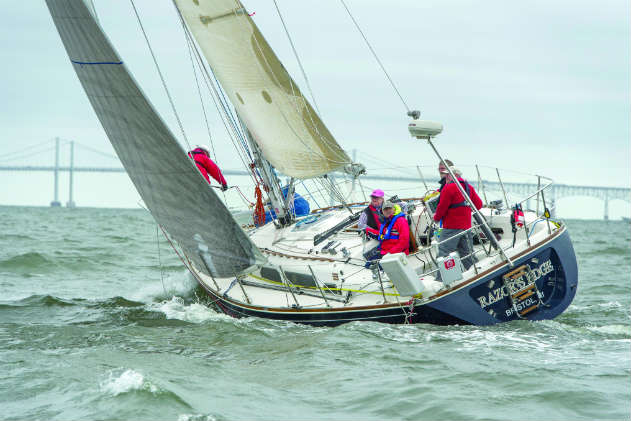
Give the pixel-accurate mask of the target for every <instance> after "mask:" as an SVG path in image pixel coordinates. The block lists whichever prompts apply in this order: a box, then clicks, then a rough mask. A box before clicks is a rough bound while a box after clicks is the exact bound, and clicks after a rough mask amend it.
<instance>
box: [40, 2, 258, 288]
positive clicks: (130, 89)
mask: <svg viewBox="0 0 631 421" xmlns="http://www.w3.org/2000/svg"><path fill="white" fill-rule="evenodd" d="M46 3H47V4H48V8H49V9H50V13H51V15H52V17H53V21H54V22H55V26H56V27H57V30H58V31H59V35H60V36H61V40H62V42H63V44H64V46H65V48H66V51H67V52H68V56H69V57H70V61H71V62H72V66H73V67H74V70H75V71H76V73H77V76H78V77H79V80H80V81H81V84H82V85H83V88H84V90H85V92H86V94H87V96H88V99H89V100H90V103H91V104H92V107H93V108H94V111H95V112H96V115H97V117H98V118H99V120H100V121H101V124H102V125H103V128H104V129H105V132H106V133H107V136H108V138H109V139H110V142H111V143H112V146H113V147H114V149H115V150H116V153H117V155H118V157H119V158H120V160H121V162H122V163H123V166H124V167H125V169H126V170H127V173H128V174H129V177H130V178H131V180H132V182H133V183H134V185H135V186H136V189H137V190H138V192H139V193H140V196H141V197H142V199H143V200H144V202H145V204H146V205H147V207H148V208H149V210H150V211H151V214H152V215H153V217H154V219H155V220H156V222H157V223H158V224H160V225H161V226H162V227H164V228H165V229H166V231H167V232H168V233H169V234H170V235H171V237H172V238H174V239H175V240H176V241H177V243H178V244H179V245H180V247H182V249H183V250H184V252H185V254H186V257H187V258H188V259H190V261H192V262H193V263H194V264H195V266H196V267H197V270H199V271H201V272H204V273H206V274H207V275H211V276H218V277H221V276H223V277H227V276H234V275H236V274H239V273H241V272H243V271H245V270H247V269H248V268H250V267H252V266H254V265H257V264H260V263H261V262H263V261H265V258H264V257H263V256H262V254H261V252H260V251H259V250H258V248H257V247H256V246H255V245H254V244H253V243H252V241H250V239H249V237H248V236H247V235H246V233H245V232H244V231H243V230H242V229H241V227H240V225H239V224H237V222H236V221H235V220H234V218H233V216H232V215H231V214H230V212H229V211H228V209H227V208H226V207H225V206H224V204H223V203H222V202H221V200H219V198H218V197H217V195H216V194H215V193H214V192H213V190H212V189H211V188H209V186H208V183H207V182H206V180H205V179H204V178H203V177H202V176H201V174H200V173H199V171H198V170H197V168H196V167H195V165H194V164H193V163H192V162H191V161H190V159H189V158H188V157H187V156H186V152H185V151H184V150H183V149H182V148H181V147H180V145H179V144H178V143H177V140H176V139H175V138H174V136H173V134H172V133H171V131H170V130H169V129H168V127H167V126H166V125H165V124H164V122H163V121H162V119H161V118H160V116H159V115H158V114H157V113H156V111H155V110H154V108H153V106H152V105H151V104H150V103H149V101H148V100H147V98H146V97H145V95H144V94H143V93H142V91H141V90H140V88H139V87H138V86H137V84H136V82H135V81H134V79H133V78H132V76H131V75H130V74H129V72H128V71H127V69H126V67H125V65H124V64H123V62H122V60H121V59H120V58H119V57H118V55H117V54H116V51H114V48H113V47H112V45H111V44H110V42H109V40H108V39H107V37H106V36H105V34H104V33H103V31H102V29H101V27H100V26H99V25H98V24H97V23H96V22H95V20H94V17H93V15H92V14H91V13H90V11H89V10H88V8H87V7H86V4H85V3H84V1H83V0H46Z"/></svg>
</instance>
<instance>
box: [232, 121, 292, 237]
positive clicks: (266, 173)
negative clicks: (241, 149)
mask: <svg viewBox="0 0 631 421" xmlns="http://www.w3.org/2000/svg"><path fill="white" fill-rule="evenodd" d="M239 121H241V119H240V118H239ZM241 127H243V130H244V132H245V137H246V139H247V140H248V145H249V146H250V149H251V150H252V153H253V155H254V165H255V166H256V168H258V169H259V172H260V174H261V178H262V179H263V182H264V183H265V185H264V186H263V188H264V189H265V191H266V192H267V195H268V197H269V199H270V202H271V209H270V211H273V212H274V213H275V214H276V220H277V221H278V223H276V224H275V225H276V227H277V228H281V227H284V226H287V225H289V224H291V222H292V221H293V214H292V213H291V212H290V211H289V206H288V205H289V203H290V201H289V200H287V201H285V198H284V197H283V192H282V190H281V188H280V181H279V179H278V177H277V176H276V173H275V171H274V167H272V165H271V164H270V163H269V161H267V160H266V159H265V157H264V156H263V152H262V151H261V148H260V147H259V145H258V144H257V143H256V142H255V141H254V139H253V138H252V135H251V134H250V130H249V129H248V128H247V126H246V125H245V124H243V122H241ZM292 180H293V179H292ZM291 184H292V185H293V183H291ZM290 187H293V186H290ZM290 190H291V191H290ZM290 193H291V196H290ZM290 197H293V188H289V189H288V191H287V198H288V199H289V198H290Z"/></svg>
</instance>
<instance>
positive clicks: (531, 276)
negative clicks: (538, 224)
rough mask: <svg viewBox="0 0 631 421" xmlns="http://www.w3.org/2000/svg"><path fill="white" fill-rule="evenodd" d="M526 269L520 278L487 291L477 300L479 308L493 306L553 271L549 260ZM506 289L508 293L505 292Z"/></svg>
mask: <svg viewBox="0 0 631 421" xmlns="http://www.w3.org/2000/svg"><path fill="white" fill-rule="evenodd" d="M525 266H526V267H527V268H528V269H527V271H524V272H523V273H522V274H521V275H520V276H518V277H516V278H515V279H511V280H510V281H507V282H506V284H505V285H502V286H501V287H499V288H495V289H493V290H491V291H489V293H488V295H482V296H479V297H478V298H477V300H478V303H480V307H482V308H486V307H488V306H490V305H491V304H494V303H496V302H498V301H500V300H502V299H503V298H505V297H508V296H509V294H515V293H517V292H518V291H521V290H522V289H524V288H526V287H528V286H530V285H531V284H534V283H535V281H537V279H539V278H541V277H542V276H545V275H547V274H548V273H550V272H552V271H553V270H554V266H553V265H552V262H551V261H550V260H546V261H545V262H543V263H542V264H541V265H539V266H538V267H536V268H534V269H531V268H530V266H528V265H525ZM507 288H508V291H507V290H506V289H507Z"/></svg>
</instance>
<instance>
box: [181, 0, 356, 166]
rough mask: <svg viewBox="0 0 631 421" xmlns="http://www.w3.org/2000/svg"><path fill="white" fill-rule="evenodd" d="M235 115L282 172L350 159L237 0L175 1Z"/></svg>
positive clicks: (334, 164)
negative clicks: (232, 106)
mask: <svg viewBox="0 0 631 421" xmlns="http://www.w3.org/2000/svg"><path fill="white" fill-rule="evenodd" d="M176 4H177V7H178V9H179V10H180V13H181V15H182V17H183V18H184V20H185V21H186V24H187V25H188V27H189V28H190V30H191V31H192V33H193V35H194V36H195V39H196V40H197V43H198V44H199V45H200V47H201V49H202V51H203V53H204V56H205V57H206V60H207V61H208V63H209V64H210V66H211V68H212V70H213V72H214V74H215V75H216V76H217V78H218V79H219V82H220V83H221V85H222V87H223V89H224V90H225V92H226V94H227V95H228V97H229V98H230V101H231V102H232V104H233V105H234V106H235V108H236V110H237V113H238V114H239V116H240V117H241V119H242V120H243V122H244V124H245V125H246V126H247V128H248V129H249V131H250V133H251V135H252V137H253V138H254V140H255V141H256V143H257V144H258V145H259V147H260V148H261V150H262V152H263V155H264V156H265V158H266V159H267V160H268V161H269V162H270V163H271V164H272V165H273V166H274V167H275V168H276V169H277V170H279V171H280V172H282V173H284V174H286V175H288V176H291V177H296V178H310V177H317V176H320V175H323V174H326V173H329V172H332V171H336V170H339V169H342V168H343V167H344V166H346V165H348V164H350V163H351V160H350V158H349V157H348V155H347V154H346V152H344V150H343V149H342V148H341V147H340V145H338V143H337V141H336V140H335V138H334V137H333V135H331V133H330V132H329V130H328V129H327V127H326V126H325V125H324V123H323V122H322V120H321V119H320V117H319V116H318V115H317V114H316V112H315V111H314V110H313V108H312V107H311V105H310V104H309V102H308V101H307V99H306V98H305V97H304V96H303V95H302V94H301V93H300V90H299V89H298V86H297V85H296V84H295V83H294V81H293V80H292V79H291V76H290V75H289V73H288V72H287V70H286V69H285V68H284V67H283V65H282V64H281V62H280V61H279V60H278V57H276V54H274V51H272V49H271V48H270V46H269V44H268V43H267V41H265V38H263V35H262V34H261V32H260V31H259V29H258V28H257V26H256V24H255V23H254V21H253V20H252V18H251V17H250V16H249V14H248V12H247V11H246V9H245V8H244V7H243V5H242V4H241V2H240V1H238V0H213V1H203V0H176Z"/></svg>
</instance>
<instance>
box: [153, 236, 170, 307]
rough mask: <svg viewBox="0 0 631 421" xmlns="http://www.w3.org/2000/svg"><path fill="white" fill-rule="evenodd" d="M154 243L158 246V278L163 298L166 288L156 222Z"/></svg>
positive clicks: (165, 295) (165, 294)
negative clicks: (160, 282)
mask: <svg viewBox="0 0 631 421" xmlns="http://www.w3.org/2000/svg"><path fill="white" fill-rule="evenodd" d="M156 245H157V246H158V264H159V265H160V280H161V281H162V289H163V290H164V298H165V299H166V297H167V295H168V294H167V289H166V287H165V286H164V274H163V272H162V257H161V255H160V234H159V233H158V224H156Z"/></svg>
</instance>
